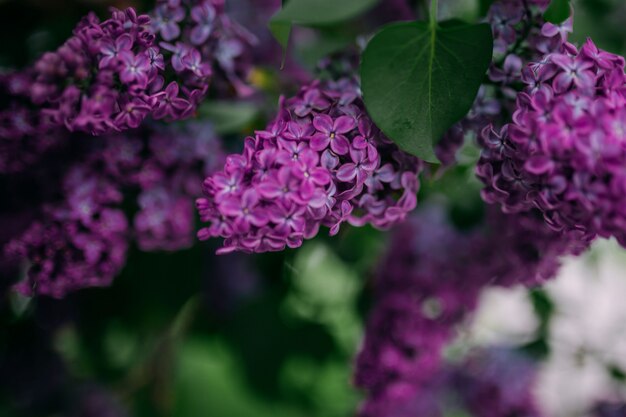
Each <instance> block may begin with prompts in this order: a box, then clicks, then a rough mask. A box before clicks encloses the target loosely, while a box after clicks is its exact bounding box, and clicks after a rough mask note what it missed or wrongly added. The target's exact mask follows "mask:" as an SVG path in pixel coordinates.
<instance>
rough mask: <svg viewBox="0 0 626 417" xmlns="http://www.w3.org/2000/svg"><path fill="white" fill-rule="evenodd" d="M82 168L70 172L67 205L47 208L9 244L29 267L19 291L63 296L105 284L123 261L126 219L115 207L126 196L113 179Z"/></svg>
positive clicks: (11, 252) (118, 269)
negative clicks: (76, 290)
mask: <svg viewBox="0 0 626 417" xmlns="http://www.w3.org/2000/svg"><path fill="white" fill-rule="evenodd" d="M90 174H91V173H89V172H86V170H84V169H83V168H82V167H77V168H76V169H73V170H71V171H70V172H69V174H68V176H67V178H66V180H65V182H64V191H65V192H66V193H67V197H66V204H60V205H54V206H50V207H46V209H45V216H46V220H45V222H39V221H36V222H35V223H33V224H32V226H31V227H30V228H29V229H28V230H27V231H26V232H24V234H23V235H22V236H21V237H20V238H19V239H18V240H14V241H12V242H11V243H9V245H8V246H7V248H6V250H7V251H8V253H9V254H10V255H12V256H15V257H18V258H24V259H28V260H29V262H30V267H29V270H28V273H27V276H26V278H25V280H24V281H22V282H20V283H19V284H18V285H17V287H16V288H17V290H18V291H20V292H22V293H24V294H27V295H32V294H34V293H38V294H45V295H50V296H53V297H61V296H63V295H64V294H65V293H66V292H68V291H72V290H75V289H78V288H82V287H93V286H105V285H108V284H110V282H111V280H112V279H113V277H114V276H115V275H116V274H117V273H118V272H119V271H120V269H121V268H122V266H123V265H124V262H125V257H126V249H127V243H126V239H125V234H126V232H127V227H128V223H127V220H126V216H125V215H124V213H123V212H122V211H121V210H119V209H117V208H115V206H116V205H117V204H119V202H120V201H121V200H122V195H121V194H120V193H119V192H118V190H117V189H116V188H115V186H114V184H111V183H110V182H108V181H106V180H104V179H102V178H97V177H93V176H91V175H90Z"/></svg>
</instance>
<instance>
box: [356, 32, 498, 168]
mask: <svg viewBox="0 0 626 417" xmlns="http://www.w3.org/2000/svg"><path fill="white" fill-rule="evenodd" d="M492 50H493V38H492V35H491V27H490V26H489V25H487V24H476V25H472V24H466V23H463V22H460V21H458V20H454V21H448V22H442V23H440V24H437V23H436V22H431V24H428V23H426V22H408V23H396V24H392V25H389V26H387V27H385V28H384V29H383V30H381V31H380V32H379V33H377V34H376V35H375V36H374V38H373V39H372V40H371V41H370V42H369V44H368V45H367V48H366V49H365V52H364V53H363V56H362V61H361V82H362V86H361V87H362V90H363V98H364V100H365V105H366V107H367V110H368V112H369V114H370V116H371V117H372V119H373V120H374V122H375V123H376V124H377V125H378V127H379V128H380V129H381V130H382V131H383V132H384V133H385V134H386V135H387V136H388V137H389V138H390V139H392V140H393V141H394V142H396V144H398V146H400V148H402V149H403V150H405V151H406V152H408V153H411V154H413V155H416V156H418V157H420V158H422V159H424V160H426V161H429V162H436V161H437V158H436V157H435V154H434V151H433V145H435V144H436V143H437V142H438V141H439V140H440V139H441V137H442V136H443V134H444V133H445V132H446V131H447V130H448V129H449V128H450V127H451V126H452V125H453V124H454V123H456V122H458V121H459V120H460V119H462V118H463V117H464V116H465V115H466V114H467V112H468V111H469V110H470V108H471V106H472V103H473V102H474V99H475V98H476V94H477V93H478V89H479V88H480V85H481V83H482V81H483V78H484V76H485V73H486V72H487V69H488V67H489V64H490V62H491V58H492Z"/></svg>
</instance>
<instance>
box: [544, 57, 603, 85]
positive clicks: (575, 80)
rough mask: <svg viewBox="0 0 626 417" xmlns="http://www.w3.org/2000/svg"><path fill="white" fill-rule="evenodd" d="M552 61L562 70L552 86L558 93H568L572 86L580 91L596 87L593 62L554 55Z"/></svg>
mask: <svg viewBox="0 0 626 417" xmlns="http://www.w3.org/2000/svg"><path fill="white" fill-rule="evenodd" d="M550 60H551V61H552V62H553V63H554V64H556V65H557V66H559V67H560V68H561V69H562V71H561V72H560V73H559V74H558V75H557V76H556V77H555V78H554V81H553V84H552V85H553V87H554V90H555V92H556V93H563V92H565V91H567V90H568V89H569V88H570V87H571V86H572V84H574V85H576V87H578V88H580V89H585V88H587V89H588V88H592V87H593V86H594V85H595V82H596V75H595V73H594V72H593V71H591V68H593V66H594V63H593V61H584V60H581V59H574V58H573V57H569V56H567V55H554V56H552V57H551V58H550Z"/></svg>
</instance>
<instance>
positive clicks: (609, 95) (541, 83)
mask: <svg viewBox="0 0 626 417" xmlns="http://www.w3.org/2000/svg"><path fill="white" fill-rule="evenodd" d="M523 79H524V82H525V84H526V90H525V92H523V93H521V94H520V95H519V96H518V99H517V109H516V111H515V113H514V115H513V121H512V123H510V124H508V125H506V126H504V127H503V128H502V129H501V130H500V131H497V130H495V129H493V128H491V127H487V128H485V129H484V131H483V134H482V136H481V145H482V147H483V154H482V157H481V160H480V162H479V164H478V167H477V173H478V176H479V178H480V179H481V180H482V181H483V182H484V183H485V185H486V187H485V189H484V191H483V198H484V200H485V201H487V202H489V203H499V204H501V205H502V207H503V210H505V211H507V212H523V211H526V210H529V209H531V208H535V207H536V208H538V209H539V210H541V212H542V213H543V215H544V218H545V220H546V223H547V224H548V225H549V226H550V227H551V228H553V229H554V230H557V231H564V232H571V231H578V232H580V233H583V234H585V235H587V236H588V237H590V238H591V237H593V236H595V235H599V236H602V237H611V236H613V237H616V238H617V239H618V240H619V241H620V243H621V244H622V245H626V234H625V232H626V227H625V226H626V211H625V210H624V207H626V200H625V197H624V195H625V194H624V190H625V188H624V184H626V170H625V169H624V161H625V160H626V145H625V144H626V142H625V141H624V134H625V133H624V132H625V131H626V130H625V129H626V125H625V120H626V100H625V92H626V89H625V87H626V76H625V75H624V59H623V58H622V57H619V56H616V55H613V54H610V53H607V52H604V51H601V50H599V49H598V48H597V47H596V46H595V45H594V43H593V42H592V41H591V40H588V41H587V42H586V44H585V45H584V46H583V47H582V48H581V49H580V50H577V48H575V47H574V46H573V45H569V44H568V45H566V49H565V50H564V51H563V52H562V53H554V54H550V55H548V56H546V57H545V59H544V60H542V61H541V62H537V63H535V64H532V65H530V66H529V67H527V68H526V69H525V70H524V78H523Z"/></svg>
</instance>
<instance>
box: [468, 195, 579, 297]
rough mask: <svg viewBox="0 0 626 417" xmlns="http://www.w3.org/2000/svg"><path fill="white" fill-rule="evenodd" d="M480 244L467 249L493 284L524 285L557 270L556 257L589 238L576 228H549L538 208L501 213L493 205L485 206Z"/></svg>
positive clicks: (576, 250) (531, 284)
mask: <svg viewBox="0 0 626 417" xmlns="http://www.w3.org/2000/svg"><path fill="white" fill-rule="evenodd" d="M486 216H487V218H486V220H485V221H484V223H485V224H484V226H483V227H482V229H481V230H479V231H477V233H480V235H481V237H480V244H477V245H475V246H474V247H473V248H472V249H471V250H472V252H473V256H472V258H473V259H476V260H482V261H483V265H476V266H477V268H479V269H477V271H481V270H482V271H483V272H480V273H481V274H484V275H486V276H487V278H488V279H489V282H490V283H491V284H493V285H500V286H507V287H508V286H513V285H518V284H523V285H525V286H528V287H534V286H537V285H542V284H544V283H545V282H546V281H548V280H550V279H552V278H554V277H555V276H556V273H557V272H558V270H559V268H560V266H561V261H560V258H562V257H563V256H567V255H580V254H581V253H583V252H584V251H585V250H587V249H588V248H589V246H590V245H591V239H589V237H588V236H585V235H583V234H581V233H578V232H571V233H559V232H555V231H554V230H552V229H550V228H549V227H548V226H547V225H546V224H545V222H544V221H543V218H542V216H541V213H540V212H539V211H538V210H530V211H527V212H523V213H515V214H505V213H502V212H501V210H499V209H498V208H497V207H494V206H490V207H488V209H487V214H486Z"/></svg>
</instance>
